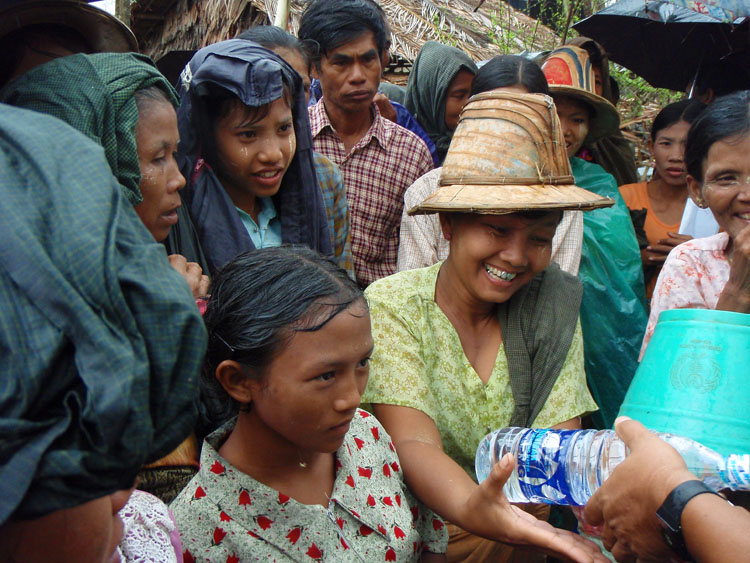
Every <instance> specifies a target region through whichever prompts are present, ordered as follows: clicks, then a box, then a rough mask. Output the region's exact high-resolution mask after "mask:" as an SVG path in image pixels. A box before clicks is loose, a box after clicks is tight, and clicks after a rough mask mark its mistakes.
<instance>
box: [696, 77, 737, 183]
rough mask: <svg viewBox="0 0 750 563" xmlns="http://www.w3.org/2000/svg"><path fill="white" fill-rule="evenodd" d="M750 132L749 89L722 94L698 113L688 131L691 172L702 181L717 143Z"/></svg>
mask: <svg viewBox="0 0 750 563" xmlns="http://www.w3.org/2000/svg"><path fill="white" fill-rule="evenodd" d="M748 133H750V90H743V91H740V92H735V93H733V94H729V95H728V96H722V97H721V98H718V99H717V100H716V101H715V102H714V103H712V104H711V105H710V106H708V107H707V108H706V109H705V110H704V111H703V113H701V114H700V116H698V119H696V120H695V122H694V123H693V125H692V126H691V127H690V131H689V132H688V138H687V145H686V146H685V164H686V166H687V171H688V174H690V175H691V176H692V177H693V178H695V179H696V180H698V181H699V182H703V163H704V162H705V160H706V158H707V157H708V151H709V150H710V149H711V146H713V144H714V143H716V142H718V141H723V140H725V139H730V138H733V137H744V136H745V135H747V134H748Z"/></svg>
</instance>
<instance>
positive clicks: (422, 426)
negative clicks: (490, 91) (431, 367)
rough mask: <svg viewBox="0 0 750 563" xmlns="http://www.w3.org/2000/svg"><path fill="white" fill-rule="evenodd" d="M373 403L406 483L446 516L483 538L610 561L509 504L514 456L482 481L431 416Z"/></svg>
mask: <svg viewBox="0 0 750 563" xmlns="http://www.w3.org/2000/svg"><path fill="white" fill-rule="evenodd" d="M373 406H374V410H375V414H376V416H377V417H378V419H380V421H381V423H382V424H383V426H384V427H385V429H386V430H387V431H388V433H389V434H390V435H391V438H392V439H393V442H394V444H395V446H396V450H397V451H398V455H399V458H400V459H401V467H402V469H403V472H404V479H405V481H406V484H407V486H408V487H409V488H410V489H411V491H412V492H413V493H414V494H415V495H416V496H417V497H418V498H419V499H420V500H421V501H422V502H423V503H424V504H425V505H427V506H428V507H430V508H431V509H432V510H434V511H435V512H437V513H438V514H440V515H441V516H442V517H444V518H446V519H448V520H450V521H451V522H453V523H454V524H456V525H457V526H459V527H461V528H463V529H464V530H467V531H469V532H471V533H474V534H477V535H479V536H483V537H487V538H492V539H495V540H500V541H505V542H509V543H515V544H519V545H530V546H537V547H538V548H539V549H541V550H543V551H546V552H548V553H551V554H554V555H556V556H558V557H565V558H568V559H572V560H574V561H606V559H604V558H603V556H602V555H601V553H600V552H599V550H598V549H597V548H596V547H595V546H594V545H593V544H592V543H590V542H588V541H586V540H583V539H582V538H581V537H580V536H577V535H575V534H571V533H570V532H566V531H564V530H558V529H556V528H553V527H552V526H550V525H549V524H547V523H546V522H540V521H539V520H537V519H536V518H534V517H533V516H531V515H530V514H528V513H526V512H524V511H523V510H520V509H519V508H516V507H514V506H512V505H511V504H510V503H509V502H508V499H507V498H506V497H505V495H504V494H503V492H502V487H503V484H504V483H505V481H506V480H507V479H508V476H509V475H510V473H511V472H512V470H513V458H512V456H506V457H504V458H503V459H502V460H501V461H500V462H498V463H497V464H496V465H495V467H494V468H493V469H492V472H491V473H490V475H489V476H488V478H487V479H486V480H485V481H484V482H483V483H482V484H481V485H477V484H476V483H475V482H474V481H473V480H472V479H471V478H470V477H469V476H468V475H467V474H466V472H465V471H464V470H463V469H462V468H461V466H459V465H458V464H457V463H456V462H455V461H453V460H452V459H451V458H450V457H448V455H447V454H446V453H445V452H444V451H443V445H442V440H441V439H440V433H439V432H438V429H437V426H436V425H435V423H434V421H433V420H432V419H431V418H430V417H428V416H427V415H426V414H424V413H423V412H421V411H418V410H416V409H412V408H409V407H401V406H394V405H373ZM597 554H598V555H597Z"/></svg>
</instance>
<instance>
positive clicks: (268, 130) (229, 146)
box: [214, 97, 297, 213]
mask: <svg viewBox="0 0 750 563" xmlns="http://www.w3.org/2000/svg"><path fill="white" fill-rule="evenodd" d="M267 110H268V113H266V115H265V116H264V117H263V119H259V120H257V121H256V120H255V116H254V115H253V113H251V114H250V115H249V116H248V112H247V108H246V106H244V105H243V104H242V103H240V102H239V100H238V101H236V103H232V106H231V109H230V111H229V112H228V113H227V114H226V115H225V116H224V117H221V118H220V119H218V120H217V121H216V123H215V124H214V135H215V138H216V149H217V156H218V168H219V169H218V170H217V171H216V172H217V175H218V176H219V180H221V184H222V186H223V187H224V189H225V190H226V191H227V193H228V194H229V197H230V198H231V199H232V201H233V202H234V204H235V205H236V206H237V207H239V208H240V209H244V210H245V211H247V212H248V213H251V211H248V210H247V209H245V207H246V206H245V205H244V204H245V203H248V202H249V203H250V204H253V203H254V200H255V198H257V197H270V196H272V195H274V194H276V192H278V191H279V188H280V187H281V180H282V179H283V177H284V173H285V172H286V170H287V168H289V164H290V163H291V161H292V158H293V157H294V153H295V151H296V149H297V139H296V137H295V135H294V124H293V122H292V110H291V109H290V108H289V105H288V104H287V102H286V100H285V99H284V98H283V97H281V98H279V99H277V100H275V101H273V102H271V103H270V104H269V105H268V108H267Z"/></svg>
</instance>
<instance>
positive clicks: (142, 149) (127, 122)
mask: <svg viewBox="0 0 750 563" xmlns="http://www.w3.org/2000/svg"><path fill="white" fill-rule="evenodd" d="M0 101H2V102H5V103H8V104H11V105H14V106H18V107H23V108H26V109H31V110H34V111H38V112H41V113H46V114H48V115H52V116H54V117H57V118H59V119H61V120H63V121H65V122H66V123H68V125H71V126H73V127H74V128H75V129H77V130H78V131H80V132H81V133H83V134H84V135H86V136H87V137H89V138H90V139H92V140H93V141H95V142H96V143H98V144H100V145H101V146H102V147H103V148H104V153H105V156H106V158H107V161H108V162H109V166H110V168H111V170H112V173H113V174H114V175H115V177H116V178H117V180H118V181H119V183H120V186H121V189H122V190H123V193H124V195H125V197H126V198H127V200H128V201H130V203H132V204H133V205H134V206H135V211H136V213H137V214H138V216H139V217H140V218H141V220H142V221H143V223H144V224H145V225H146V228H148V230H149V232H151V234H152V235H153V237H154V238H155V239H156V240H157V241H158V242H164V241H165V240H166V239H167V237H168V236H169V238H170V245H169V248H171V249H173V250H174V252H175V254H180V255H184V257H183V256H176V255H173V256H171V257H170V261H171V262H172V264H173V266H175V269H177V270H178V271H180V272H181V273H182V274H183V276H185V277H186V278H187V279H188V282H189V283H190V284H191V288H192V289H193V292H194V294H196V296H198V295H201V294H203V293H205V290H206V289H207V288H206V285H207V282H208V278H205V276H204V277H201V273H202V272H201V271H200V269H201V267H202V269H203V270H205V269H206V268H205V258H204V256H203V253H202V251H201V249H200V245H199V244H198V243H197V238H196V237H194V236H191V231H192V230H193V227H192V224H191V222H190V218H189V217H188V216H187V214H186V213H183V212H182V210H181V200H180V196H179V193H178V192H179V190H180V189H181V188H182V187H183V186H184V185H185V179H184V178H183V177H182V175H181V174H180V171H179V168H178V166H177V163H176V161H175V159H174V153H175V152H176V150H177V142H178V141H179V133H178V131H177V118H176V114H175V111H174V107H175V106H176V105H177V95H176V92H175V90H174V88H172V86H171V85H170V84H169V82H168V81H167V79H166V78H164V76H163V75H162V74H161V73H160V72H159V70H158V69H157V68H156V66H154V63H153V62H152V61H151V59H149V58H148V57H146V56H143V55H139V54H136V53H99V54H94V55H84V54H78V55H72V56H69V57H61V58H58V59H54V60H52V61H50V62H48V63H46V64H43V65H41V66H38V67H36V68H34V69H32V70H30V71H29V72H27V73H26V74H24V75H23V76H21V77H19V78H18V79H16V80H14V81H13V82H11V83H10V84H8V85H7V86H6V87H5V88H3V89H2V90H0ZM141 116H144V119H139V118H140V117H141ZM175 224H177V225H176V227H175ZM174 231H178V232H174ZM175 240H176V241H177V242H176V243H173V241H175ZM189 263H193V264H192V265H189Z"/></svg>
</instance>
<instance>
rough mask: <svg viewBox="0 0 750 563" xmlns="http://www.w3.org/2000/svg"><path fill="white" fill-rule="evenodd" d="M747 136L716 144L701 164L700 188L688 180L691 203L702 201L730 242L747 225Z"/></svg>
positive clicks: (749, 187)
mask: <svg viewBox="0 0 750 563" xmlns="http://www.w3.org/2000/svg"><path fill="white" fill-rule="evenodd" d="M748 154H750V135H745V136H743V137H740V138H737V137H734V138H729V139H725V140H723V141H717V142H715V143H714V144H713V145H711V148H710V149H709V150H708V154H707V156H706V160H705V162H704V163H703V184H702V185H701V183H700V182H698V181H697V180H696V179H694V178H693V177H692V176H688V186H689V188H690V194H691V196H692V197H693V199H695V200H697V201H700V200H701V199H702V200H703V202H705V204H707V205H708V207H709V208H710V209H711V212H712V213H713V214H714V217H715V218H716V222H717V223H719V226H720V227H721V229H722V230H723V231H725V232H726V233H727V234H728V235H729V238H730V239H731V240H734V238H735V237H736V236H737V235H739V234H740V231H742V230H743V229H744V228H746V227H747V226H748V225H750V161H749V160H748V158H747V155H748Z"/></svg>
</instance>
